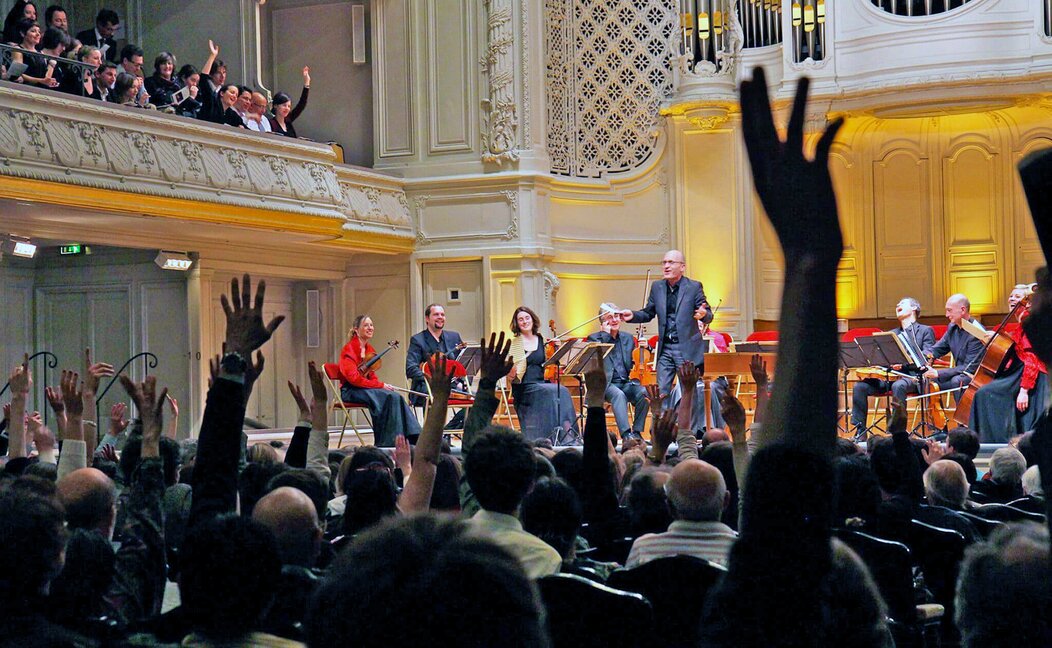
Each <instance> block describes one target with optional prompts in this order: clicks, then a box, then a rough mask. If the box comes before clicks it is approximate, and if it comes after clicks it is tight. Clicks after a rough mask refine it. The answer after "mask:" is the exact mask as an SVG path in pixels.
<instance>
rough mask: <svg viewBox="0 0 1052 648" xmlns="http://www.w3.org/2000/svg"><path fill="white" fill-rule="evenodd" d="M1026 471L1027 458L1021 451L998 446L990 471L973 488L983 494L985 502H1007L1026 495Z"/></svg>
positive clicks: (992, 457) (991, 459)
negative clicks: (1024, 486)
mask: <svg viewBox="0 0 1052 648" xmlns="http://www.w3.org/2000/svg"><path fill="white" fill-rule="evenodd" d="M1024 472H1026V459H1024V458H1023V454H1022V453H1021V452H1019V451H1018V450H1016V449H1015V448H1013V447H1010V446H1009V447H1004V448H998V449H997V450H994V453H993V455H992V456H991V457H990V472H989V473H987V475H986V478H984V479H981V480H979V481H977V482H976V483H975V486H973V487H972V488H973V490H974V491H975V492H976V493H978V494H979V495H981V496H982V498H983V499H982V500H981V501H983V502H996V503H1000V504H1007V503H1008V502H1011V501H1012V500H1016V499H1019V498H1020V497H1022V496H1023V495H1024V493H1023V485H1022V479H1023V473H1024Z"/></svg>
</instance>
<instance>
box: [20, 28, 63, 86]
mask: <svg viewBox="0 0 1052 648" xmlns="http://www.w3.org/2000/svg"><path fill="white" fill-rule="evenodd" d="M18 35H19V42H18V44H17V45H18V47H21V48H22V49H24V50H29V51H32V52H35V51H37V48H38V47H39V46H40V41H41V39H42V38H43V35H44V34H43V32H42V31H40V25H38V24H36V22H35V21H33V20H30V19H29V18H23V19H22V20H20V21H18ZM11 60H12V61H15V62H18V63H25V64H26V65H27V66H29V67H28V68H27V69H26V71H25V72H23V73H22V76H21V77H20V78H21V80H22V83H28V84H30V85H35V86H40V87H43V88H54V87H56V86H58V79H55V78H53V77H52V76H51V74H49V73H48V64H47V59H45V58H43V57H41V56H36V55H35V54H23V53H22V52H12V53H11Z"/></svg>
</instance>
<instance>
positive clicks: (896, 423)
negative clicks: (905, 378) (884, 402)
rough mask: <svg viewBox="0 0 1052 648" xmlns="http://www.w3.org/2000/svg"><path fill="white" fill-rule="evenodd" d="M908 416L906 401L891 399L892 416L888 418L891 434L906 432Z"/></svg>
mask: <svg viewBox="0 0 1052 648" xmlns="http://www.w3.org/2000/svg"><path fill="white" fill-rule="evenodd" d="M907 418H908V417H907V415H906V403H905V402H903V401H900V400H898V399H897V398H893V399H891V418H890V419H889V420H888V432H889V433H891V434H895V433H896V432H905V431H906V421H907Z"/></svg>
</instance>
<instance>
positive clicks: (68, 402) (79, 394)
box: [59, 369, 84, 418]
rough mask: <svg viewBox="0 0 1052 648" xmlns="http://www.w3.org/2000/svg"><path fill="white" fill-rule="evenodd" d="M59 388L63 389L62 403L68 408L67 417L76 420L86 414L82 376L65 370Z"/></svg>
mask: <svg viewBox="0 0 1052 648" xmlns="http://www.w3.org/2000/svg"><path fill="white" fill-rule="evenodd" d="M59 387H61V389H62V402H63V403H64V404H65V406H66V413H67V415H68V416H69V417H70V418H75V417H79V416H81V415H82V414H84V392H83V388H84V383H82V382H80V374H78V373H77V372H75V371H68V370H66V369H63V370H62V374H61V377H60V378H59Z"/></svg>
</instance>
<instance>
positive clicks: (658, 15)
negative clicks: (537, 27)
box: [544, 0, 679, 177]
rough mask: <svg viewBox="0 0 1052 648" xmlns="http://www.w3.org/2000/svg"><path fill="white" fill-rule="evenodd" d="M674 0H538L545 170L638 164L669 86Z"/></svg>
mask: <svg viewBox="0 0 1052 648" xmlns="http://www.w3.org/2000/svg"><path fill="white" fill-rule="evenodd" d="M678 5H679V3H678V0H647V1H646V2H643V1H637V0H633V1H624V2H610V0H544V16H545V33H546V39H545V40H546V48H545V53H546V58H545V68H546V73H545V85H546V87H547V101H548V106H547V107H548V111H547V114H548V124H547V125H548V134H547V144H548V155H549V158H550V159H551V171H552V173H555V174H559V175H566V176H576V177H600V176H604V175H607V174H613V173H625V172H630V171H633V170H636V169H638V168H639V167H641V166H643V165H645V164H646V163H647V162H648V160H649V159H650V157H651V156H652V155H653V154H654V151H655V146H656V142H657V140H656V137H655V133H656V132H657V130H658V129H657V128H656V125H657V124H658V122H659V119H660V117H659V114H658V111H659V109H660V106H661V103H662V102H663V101H664V100H665V98H666V97H667V96H668V95H669V94H670V93H671V91H672V57H671V53H672V49H671V42H672V38H673V34H674V33H675V25H676V15H677V12H678Z"/></svg>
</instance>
